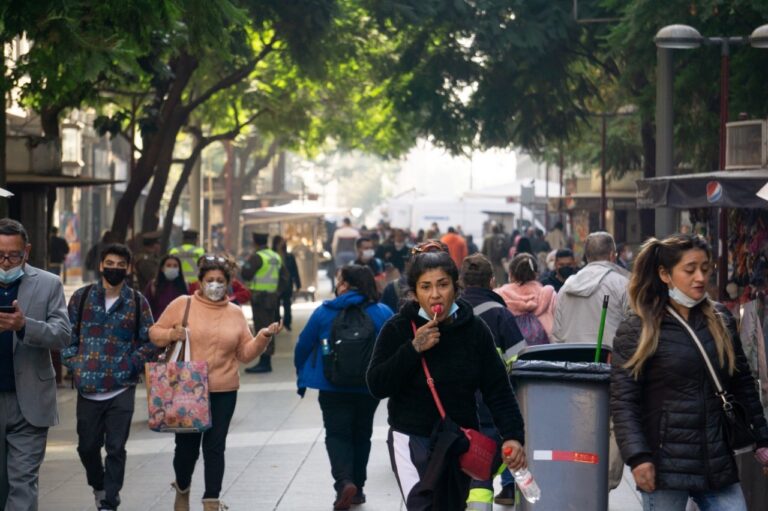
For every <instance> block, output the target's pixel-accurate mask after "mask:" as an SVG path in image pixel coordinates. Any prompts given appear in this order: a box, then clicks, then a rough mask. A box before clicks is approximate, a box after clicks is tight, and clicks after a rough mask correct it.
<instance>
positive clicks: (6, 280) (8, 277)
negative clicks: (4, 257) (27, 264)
mask: <svg viewBox="0 0 768 511" xmlns="http://www.w3.org/2000/svg"><path fill="white" fill-rule="evenodd" d="M22 266H23V264H20V265H18V266H14V267H13V268H11V269H10V270H8V271H6V270H4V269H2V268H0V283H2V284H12V283H14V282H16V281H17V280H19V279H20V278H21V277H22V275H24V270H22V269H21V268H22Z"/></svg>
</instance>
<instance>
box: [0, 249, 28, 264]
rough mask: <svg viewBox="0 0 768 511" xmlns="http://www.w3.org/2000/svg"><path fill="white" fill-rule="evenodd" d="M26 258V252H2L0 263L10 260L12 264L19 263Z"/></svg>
mask: <svg viewBox="0 0 768 511" xmlns="http://www.w3.org/2000/svg"><path fill="white" fill-rule="evenodd" d="M23 259H24V252H11V253H10V254H0V263H2V262H4V261H8V262H9V263H11V264H19V263H20V262H21V261H22V260H23Z"/></svg>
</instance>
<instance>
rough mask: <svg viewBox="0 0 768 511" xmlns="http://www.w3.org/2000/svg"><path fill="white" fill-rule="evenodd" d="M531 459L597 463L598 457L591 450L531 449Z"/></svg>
mask: <svg viewBox="0 0 768 511" xmlns="http://www.w3.org/2000/svg"><path fill="white" fill-rule="evenodd" d="M533 459H534V460H538V461H570V462H572V463H588V464H590V465H597V463H598V461H600V458H599V457H598V455H597V454H593V453H591V452H577V451H533Z"/></svg>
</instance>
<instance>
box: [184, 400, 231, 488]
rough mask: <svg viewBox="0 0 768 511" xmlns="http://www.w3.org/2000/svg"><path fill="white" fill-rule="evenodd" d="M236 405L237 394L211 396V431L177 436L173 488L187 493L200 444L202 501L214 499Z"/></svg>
mask: <svg viewBox="0 0 768 511" xmlns="http://www.w3.org/2000/svg"><path fill="white" fill-rule="evenodd" d="M235 404H237V391H235V390H233V391H231V392H211V429H209V430H208V431H206V432H205V433H176V451H175V453H174V456H173V470H174V472H175V473H176V484H178V485H179V488H182V489H187V488H189V485H190V484H192V473H193V472H194V471H195V463H197V459H198V458H199V457H200V443H201V442H202V444H203V464H204V467H205V493H204V494H203V498H204V499H217V498H219V494H220V493H221V482H222V481H223V480H224V451H225V450H226V447H227V433H229V424H230V422H232V415H234V413H235Z"/></svg>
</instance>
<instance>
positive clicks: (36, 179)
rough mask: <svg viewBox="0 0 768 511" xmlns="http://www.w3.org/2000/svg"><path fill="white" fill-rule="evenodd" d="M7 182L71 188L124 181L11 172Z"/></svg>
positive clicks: (18, 184) (10, 183)
mask: <svg viewBox="0 0 768 511" xmlns="http://www.w3.org/2000/svg"><path fill="white" fill-rule="evenodd" d="M6 182H7V183H8V184H9V185H11V186H13V185H17V186H34V185H47V186H56V187H59V188H71V187H75V186H103V185H113V184H115V183H122V182H123V180H121V179H103V178H100V177H86V176H65V175H56V174H53V175H51V174H49V175H45V174H29V173H28V174H15V173H9V174H8V175H7V176H6Z"/></svg>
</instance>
